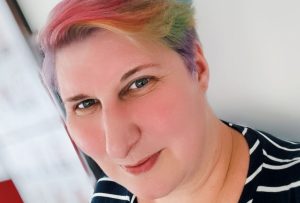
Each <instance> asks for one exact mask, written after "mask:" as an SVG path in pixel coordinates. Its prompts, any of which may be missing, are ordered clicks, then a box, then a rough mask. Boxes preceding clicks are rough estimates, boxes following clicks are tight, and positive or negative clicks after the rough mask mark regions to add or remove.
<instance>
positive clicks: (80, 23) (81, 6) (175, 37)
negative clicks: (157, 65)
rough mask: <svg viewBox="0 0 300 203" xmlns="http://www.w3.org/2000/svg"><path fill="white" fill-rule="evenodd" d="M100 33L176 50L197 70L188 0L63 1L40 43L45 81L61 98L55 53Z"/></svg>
mask: <svg viewBox="0 0 300 203" xmlns="http://www.w3.org/2000/svg"><path fill="white" fill-rule="evenodd" d="M99 30H109V31H112V32H116V33H120V34H123V35H125V36H128V37H131V38H133V39H134V38H135V37H144V38H146V39H150V40H155V41H159V42H162V43H164V44H165V45H166V46H168V47H170V48H171V49H173V50H174V51H176V52H177V53H178V54H179V55H180V56H181V57H182V59H183V61H184V62H185V64H186V66H187V68H188V70H189V71H191V72H193V71H194V70H195V62H194V42H195V40H197V41H198V38H197V34H196V31H195V20H194V9H193V7H192V5H191V2H190V1H189V0H63V1H62V2H60V3H59V4H58V5H57V6H56V7H55V8H54V9H53V10H52V12H51V14H50V18H49V20H48V23H47V25H46V27H45V28H44V30H43V31H42V32H41V34H40V44H41V48H42V51H43V53H44V56H45V58H44V61H43V69H42V74H43V79H44V82H45V83H46V85H47V86H48V87H49V88H50V90H51V91H54V92H55V93H57V94H58V95H59V91H58V84H57V80H56V73H55V52H56V50H58V49H60V48H62V47H64V46H66V45H68V44H71V43H72V42H74V41H78V40H82V39H85V38H86V37H88V36H89V35H90V34H91V33H93V32H95V31H99Z"/></svg>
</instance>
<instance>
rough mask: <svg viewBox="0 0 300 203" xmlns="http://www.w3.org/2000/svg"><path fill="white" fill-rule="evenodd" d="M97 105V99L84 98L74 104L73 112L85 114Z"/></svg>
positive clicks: (93, 109) (92, 110)
mask: <svg viewBox="0 0 300 203" xmlns="http://www.w3.org/2000/svg"><path fill="white" fill-rule="evenodd" d="M98 106H99V101H98V100H97V99H86V100H84V101H81V102H80V103H79V104H77V105H76V106H75V113H76V114H77V115H85V114H89V113H92V112H94V111H95V110H96V109H97V107H98Z"/></svg>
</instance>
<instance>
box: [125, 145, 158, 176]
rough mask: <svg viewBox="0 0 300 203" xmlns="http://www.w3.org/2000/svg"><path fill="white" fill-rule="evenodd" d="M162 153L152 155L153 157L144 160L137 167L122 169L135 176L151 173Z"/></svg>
mask: <svg viewBox="0 0 300 203" xmlns="http://www.w3.org/2000/svg"><path fill="white" fill-rule="evenodd" d="M160 152H161V151H159V152H157V153H155V154H152V155H151V156H149V157H147V158H145V159H142V160H141V161H139V162H138V163H137V164H135V165H123V166H121V167H122V168H123V169H125V171H126V172H128V173H131V174H134V175H138V174H141V173H145V172H147V171H149V170H150V169H151V168H152V167H153V166H154V165H155V163H156V161H157V159H158V157H159V155H160Z"/></svg>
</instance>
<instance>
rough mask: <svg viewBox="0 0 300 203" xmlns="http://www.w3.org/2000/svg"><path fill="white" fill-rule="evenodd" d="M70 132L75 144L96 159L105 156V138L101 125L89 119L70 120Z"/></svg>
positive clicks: (68, 123) (68, 126) (68, 121)
mask: <svg viewBox="0 0 300 203" xmlns="http://www.w3.org/2000/svg"><path fill="white" fill-rule="evenodd" d="M66 125H67V128H68V131H69V133H70V136H71V138H72V140H73V141H74V142H75V144H76V145H77V146H78V147H79V148H80V149H81V150H82V151H83V152H84V153H86V154H87V155H89V156H91V157H92V158H94V159H98V158H99V157H102V156H104V154H105V138H104V136H103V133H102V130H101V127H100V125H95V124H93V121H92V120H89V119H68V120H67V122H66Z"/></svg>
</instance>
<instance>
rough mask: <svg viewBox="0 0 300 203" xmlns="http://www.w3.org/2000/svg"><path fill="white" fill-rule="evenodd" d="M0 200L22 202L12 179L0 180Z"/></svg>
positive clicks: (6, 202) (7, 202)
mask: <svg viewBox="0 0 300 203" xmlns="http://www.w3.org/2000/svg"><path fill="white" fill-rule="evenodd" d="M0 202H1V203H23V200H22V199H21V196H20V195H19V193H18V191H17V188H16V187H15V184H14V183H13V182H12V180H5V181H0Z"/></svg>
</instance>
